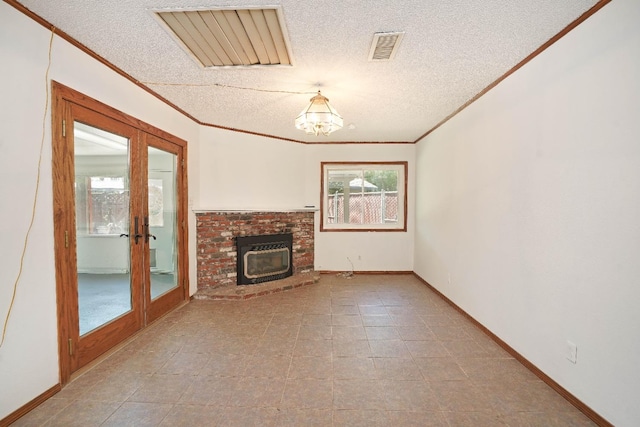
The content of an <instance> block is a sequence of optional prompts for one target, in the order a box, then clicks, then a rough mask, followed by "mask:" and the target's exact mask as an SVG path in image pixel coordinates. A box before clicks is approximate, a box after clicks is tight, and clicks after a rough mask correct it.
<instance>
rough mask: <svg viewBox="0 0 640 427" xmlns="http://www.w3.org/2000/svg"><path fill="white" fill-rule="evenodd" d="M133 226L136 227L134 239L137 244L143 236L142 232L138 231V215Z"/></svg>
mask: <svg viewBox="0 0 640 427" xmlns="http://www.w3.org/2000/svg"><path fill="white" fill-rule="evenodd" d="M133 227H134V232H135V234H134V236H133V237H134V239H135V242H136V245H137V244H138V240H139V239H140V238H141V237H142V234H139V233H138V217H135V218H133Z"/></svg>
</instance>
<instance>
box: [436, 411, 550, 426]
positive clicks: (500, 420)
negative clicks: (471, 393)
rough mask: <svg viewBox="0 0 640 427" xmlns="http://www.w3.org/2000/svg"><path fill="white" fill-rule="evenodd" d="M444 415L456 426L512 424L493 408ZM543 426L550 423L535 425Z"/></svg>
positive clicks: (445, 413) (450, 423) (451, 424)
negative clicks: (492, 409)
mask: <svg viewBox="0 0 640 427" xmlns="http://www.w3.org/2000/svg"><path fill="white" fill-rule="evenodd" d="M444 416H445V418H446V420H447V421H448V423H449V425H450V426H456V427H457V426H460V427H477V426H496V427H499V426H505V427H506V426H511V424H507V422H506V420H505V417H504V416H503V415H502V414H500V413H498V412H495V411H491V410H487V411H475V412H474V411H467V412H444ZM543 426H544V427H547V426H548V424H544V423H543V424H538V425H536V426H535V427H543ZM532 427H534V426H532Z"/></svg>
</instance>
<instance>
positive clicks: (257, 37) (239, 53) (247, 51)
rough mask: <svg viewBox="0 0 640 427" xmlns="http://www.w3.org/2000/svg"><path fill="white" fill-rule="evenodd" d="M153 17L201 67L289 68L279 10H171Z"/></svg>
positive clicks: (287, 51)
mask: <svg viewBox="0 0 640 427" xmlns="http://www.w3.org/2000/svg"><path fill="white" fill-rule="evenodd" d="M154 14H155V16H156V17H157V19H158V21H159V22H160V24H161V25H162V26H163V27H164V28H165V29H166V30H167V31H168V32H169V34H171V36H172V37H173V38H174V39H175V40H176V41H177V42H178V43H179V44H180V45H181V46H182V48H183V49H185V50H186V52H187V53H188V54H189V55H190V56H191V57H192V58H194V59H195V60H196V61H197V62H198V64H200V65H201V66H202V67H204V68H214V67H234V66H256V65H291V54H290V48H289V42H288V37H287V36H286V29H285V26H284V20H283V17H282V10H281V9H280V8H265V9H257V8H248V9H210V8H209V9H195V10H194V9H190V10H184V9H173V10H160V11H155V12H154Z"/></svg>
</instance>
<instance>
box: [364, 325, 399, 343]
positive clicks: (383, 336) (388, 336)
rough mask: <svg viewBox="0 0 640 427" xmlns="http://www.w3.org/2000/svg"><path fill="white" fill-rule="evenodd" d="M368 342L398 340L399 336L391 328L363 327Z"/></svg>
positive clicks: (393, 328) (394, 329)
mask: <svg viewBox="0 0 640 427" xmlns="http://www.w3.org/2000/svg"><path fill="white" fill-rule="evenodd" d="M364 329H365V332H366V334H367V339H369V340H399V339H401V338H400V334H399V333H398V331H397V330H396V328H395V327H393V326H365V328H364Z"/></svg>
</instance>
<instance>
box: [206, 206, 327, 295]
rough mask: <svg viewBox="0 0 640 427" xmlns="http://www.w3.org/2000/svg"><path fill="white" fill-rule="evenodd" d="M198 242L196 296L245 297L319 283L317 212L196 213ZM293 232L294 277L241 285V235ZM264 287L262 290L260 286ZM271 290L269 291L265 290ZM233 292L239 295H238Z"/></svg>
mask: <svg viewBox="0 0 640 427" xmlns="http://www.w3.org/2000/svg"><path fill="white" fill-rule="evenodd" d="M196 227H197V230H196V232H197V245H198V255H197V264H198V291H197V292H196V295H194V298H214V297H215V296H216V295H217V296H218V297H224V296H228V297H230V299H237V298H244V299H246V298H247V297H248V296H249V295H251V296H259V295H257V294H258V293H260V294H261V295H262V294H268V293H272V292H273V291H274V290H275V291H276V292H277V290H278V289H279V290H287V289H293V288H295V287H299V286H302V285H303V284H310V283H315V282H316V281H317V278H314V276H313V274H312V273H313V261H314V259H313V253H314V241H313V239H314V237H313V232H314V213H313V212H312V211H289V212H199V213H197V214H196ZM282 233H291V234H293V254H292V258H293V276H292V277H291V278H287V279H283V280H278V281H275V282H282V283H280V284H278V283H274V282H268V283H266V284H261V285H241V286H238V285H237V271H236V262H237V256H238V252H237V247H236V241H235V238H236V237H238V236H256V235H264V234H282ZM252 287H262V288H264V289H262V291H261V292H259V291H258V288H255V291H254V290H251V289H239V288H252ZM265 290H268V292H267V293H264V291H265ZM233 295H236V296H235V297H234V296H233Z"/></svg>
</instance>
